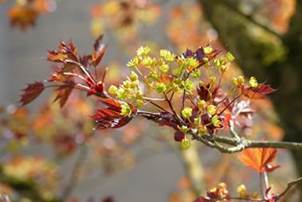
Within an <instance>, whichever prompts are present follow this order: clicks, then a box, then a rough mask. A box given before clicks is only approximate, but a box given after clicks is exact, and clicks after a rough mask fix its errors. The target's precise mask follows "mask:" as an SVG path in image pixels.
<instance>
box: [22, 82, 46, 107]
mask: <svg viewBox="0 0 302 202" xmlns="http://www.w3.org/2000/svg"><path fill="white" fill-rule="evenodd" d="M44 88H45V87H44V84H43V83H42V82H35V83H32V84H29V85H27V87H26V88H24V89H23V90H22V91H23V94H22V95H21V99H20V103H21V104H22V105H26V104H28V103H30V102H31V101H33V100H34V99H36V98H37V97H38V96H39V95H40V94H41V93H42V92H43V90H44Z"/></svg>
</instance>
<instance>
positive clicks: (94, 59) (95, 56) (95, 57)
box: [91, 45, 106, 67]
mask: <svg viewBox="0 0 302 202" xmlns="http://www.w3.org/2000/svg"><path fill="white" fill-rule="evenodd" d="M105 50H106V47H105V45H101V46H100V48H99V49H98V50H97V51H95V52H93V53H92V55H91V64H92V65H93V66H95V67H96V66H97V65H98V64H99V63H100V62H101V60H102V59H103V56H104V54H105Z"/></svg>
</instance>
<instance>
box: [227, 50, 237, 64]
mask: <svg viewBox="0 0 302 202" xmlns="http://www.w3.org/2000/svg"><path fill="white" fill-rule="evenodd" d="M225 58H226V59H227V61H228V62H232V61H234V60H235V57H234V55H233V54H232V53H230V52H227V54H226V55H225Z"/></svg>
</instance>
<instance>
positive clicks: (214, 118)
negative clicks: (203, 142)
mask: <svg viewBox="0 0 302 202" xmlns="http://www.w3.org/2000/svg"><path fill="white" fill-rule="evenodd" d="M211 121H212V124H213V125H214V126H215V127H219V126H220V125H221V121H220V120H219V117H218V116H217V115H215V116H213V117H212V119H211Z"/></svg>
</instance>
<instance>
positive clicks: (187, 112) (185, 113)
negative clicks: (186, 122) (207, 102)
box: [181, 107, 193, 119]
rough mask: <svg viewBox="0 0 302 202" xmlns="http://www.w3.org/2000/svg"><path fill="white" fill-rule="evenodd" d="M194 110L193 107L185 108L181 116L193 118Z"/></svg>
mask: <svg viewBox="0 0 302 202" xmlns="http://www.w3.org/2000/svg"><path fill="white" fill-rule="evenodd" d="M192 111H193V110H192V108H191V107H185V108H184V109H183V110H182V111H181V115H182V116H183V117H184V118H186V119H188V118H190V117H191V116H192Z"/></svg>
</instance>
